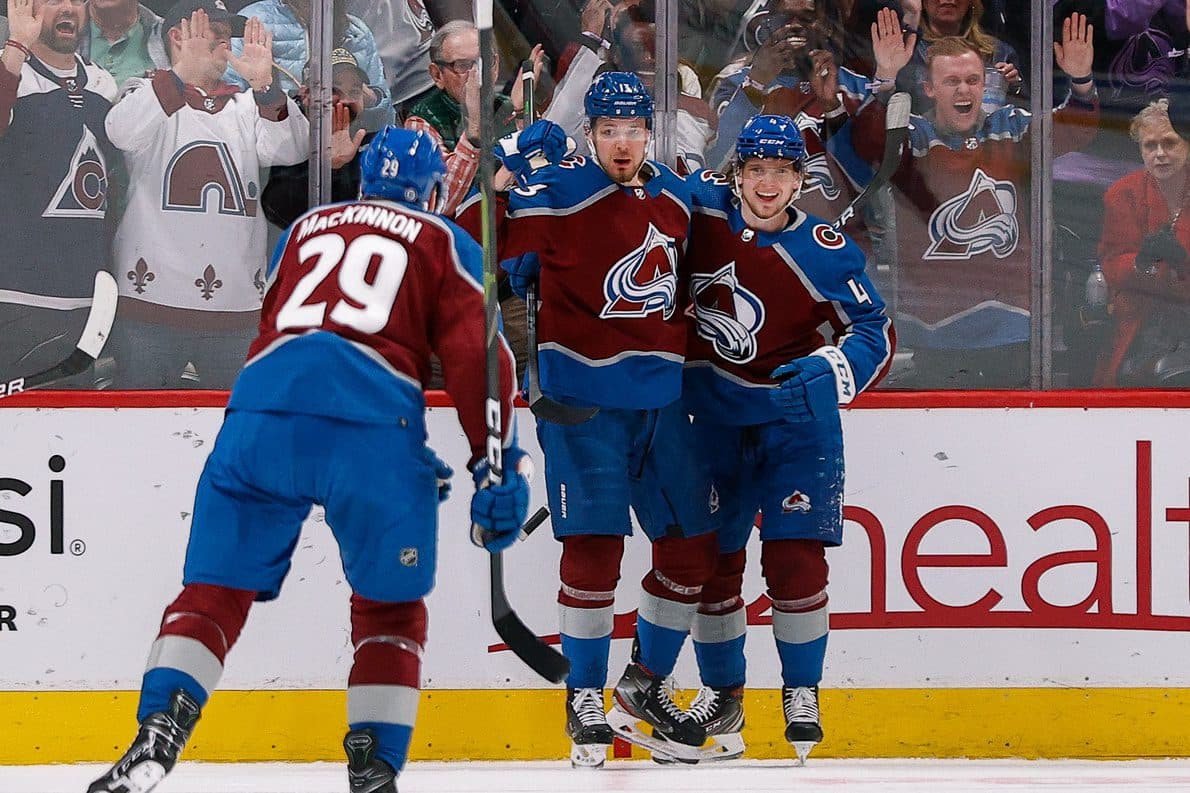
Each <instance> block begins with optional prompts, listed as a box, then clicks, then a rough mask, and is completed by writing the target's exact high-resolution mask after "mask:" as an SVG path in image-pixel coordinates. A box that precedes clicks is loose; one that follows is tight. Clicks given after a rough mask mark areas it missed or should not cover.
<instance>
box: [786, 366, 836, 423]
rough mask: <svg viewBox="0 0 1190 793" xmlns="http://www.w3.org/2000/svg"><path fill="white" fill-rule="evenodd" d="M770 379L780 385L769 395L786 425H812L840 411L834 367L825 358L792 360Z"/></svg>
mask: <svg viewBox="0 0 1190 793" xmlns="http://www.w3.org/2000/svg"><path fill="white" fill-rule="evenodd" d="M769 376H770V377H772V378H773V379H774V380H779V381H780V383H779V384H778V386H777V387H776V388H774V389H773V390H772V391H770V392H769V395H770V396H771V398H772V400H773V404H775V405H776V406H777V407H779V408H780V409H781V412H782V413H783V414H784V416H785V420H786V421H792V422H804V421H814V420H815V419H822V418H826V417H827V416H828V415H830V414H831V413H832V412H834V413H837V412H838V411H839V392H838V390H837V388H836V386H835V372H834V367H832V366H831V363H830V361H828V360H826V359H825V358H822V357H820V356H817V355H807V356H805V357H803V358H794V359H793V360H792V361H790V362H789V363H786V364H782V365H781V366H778V367H777V368H776V369H774V370H773V373H772V374H771V375H769Z"/></svg>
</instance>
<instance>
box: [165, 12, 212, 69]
mask: <svg viewBox="0 0 1190 793" xmlns="http://www.w3.org/2000/svg"><path fill="white" fill-rule="evenodd" d="M177 30H178V54H177V57H176V58H174V72H175V73H176V74H177V75H178V77H180V78H181V79H182V82H185V83H198V82H200V81H201V80H202V76H203V75H205V74H207V73H208V72H209V71H210V69H209V68H208V67H209V66H210V63H211V61H212V60H213V59H214V57H215V56H214V54H213V53H212V45H213V44H214V42H215V34H214V33H212V32H211V22H210V19H208V18H207V12H206V11H203V10H202V9H201V8H200V9H198V10H197V11H195V12H194V13H193V14H191V15H190V18H189V19H182V20H181V21H180V22H178V28H177Z"/></svg>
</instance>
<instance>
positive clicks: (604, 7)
mask: <svg viewBox="0 0 1190 793" xmlns="http://www.w3.org/2000/svg"><path fill="white" fill-rule="evenodd" d="M611 13H612V4H611V2H610V0H587V3H586V5H584V6H583V10H582V11H581V12H580V13H579V25H581V26H582V30H583V32H584V33H590V34H591V35H593V36H598V37H599V38H603V34H604V33H606V32H607V26H608V21H609V20H610V19H611Z"/></svg>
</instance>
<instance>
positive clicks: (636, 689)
mask: <svg viewBox="0 0 1190 793" xmlns="http://www.w3.org/2000/svg"><path fill="white" fill-rule="evenodd" d="M614 697H615V704H614V705H612V709H611V710H610V711H609V712H608V714H607V723H608V724H609V725H611V728H612V729H613V730H615V731H616V732H617V733H619V734H620V736H621V737H623V738H624V740H626V741H630V742H631V743H634V744H636V745H638V746H642V747H644V748H645V749H648V750H649V751H651V752H656V753H658V754H664V755H669V756H670V757H672V758H673V759H675V760H678V761H679V762H683V763H697V762H698V761H699V760H701V759H702V752H701V749H700V747H701V746H702V744H703V742H704V741H705V740H706V729H705V728H704V727H703V726H702V725H701V724H697V723H695V721H694V719H692V718H691V717H690V714H688V713H686V712H685V711H684V710H682V709H681V708H679V707H678V706H677V705H676V704H675V703H674V701H673V698H672V696H671V695H670V693H669V690H668V688H667V686H666V684H665V680H664V679H663V678H662V677H660V676H659V675H655V674H653V673H652V672H650V671H649V670H648V669H646V668H645V667H643V666H641V665H640V664H639V663H636V662H633V663H630V664H628V668H627V669H625V670H624V674H623V675H622V676H621V677H620V682H619V683H617V684H616V688H615V692H614ZM640 722H644V723H645V724H647V725H649V726H651V727H652V728H653V729H652V730H649V729H648V728H647V727H646V728H641V727H640V726H639V723H640ZM654 734H656V735H657V737H654Z"/></svg>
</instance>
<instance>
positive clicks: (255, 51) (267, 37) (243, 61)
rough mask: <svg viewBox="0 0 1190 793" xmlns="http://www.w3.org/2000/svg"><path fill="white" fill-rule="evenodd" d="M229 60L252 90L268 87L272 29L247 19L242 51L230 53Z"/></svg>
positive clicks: (270, 67) (256, 20)
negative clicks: (236, 53)
mask: <svg viewBox="0 0 1190 793" xmlns="http://www.w3.org/2000/svg"><path fill="white" fill-rule="evenodd" d="M196 13H197V12H196ZM230 60H231V65H232V67H233V68H235V70H236V71H237V72H239V74H240V76H241V77H243V78H244V79H245V80H247V81H248V85H250V86H252V90H253V91H261V90H264V89H266V88H268V87H269V86H270V85H272V84H273V34H272V31H270V30H269V29H268V28H267V27H265V25H264V23H263V22H261V21H260V20H259V19H258V18H256V17H252V18H251V19H249V20H248V22H247V23H246V24H245V25H244V52H243V54H242V55H240V56H239V57H237V56H236V55H235V54H234V53H232V55H231V56H230Z"/></svg>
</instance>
